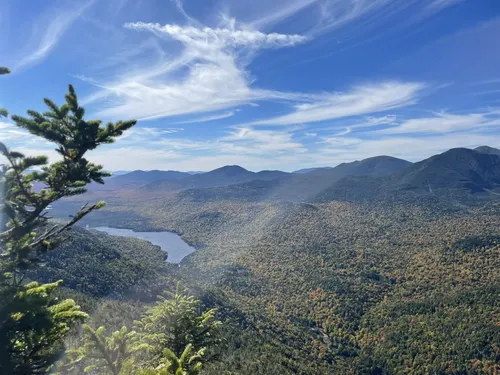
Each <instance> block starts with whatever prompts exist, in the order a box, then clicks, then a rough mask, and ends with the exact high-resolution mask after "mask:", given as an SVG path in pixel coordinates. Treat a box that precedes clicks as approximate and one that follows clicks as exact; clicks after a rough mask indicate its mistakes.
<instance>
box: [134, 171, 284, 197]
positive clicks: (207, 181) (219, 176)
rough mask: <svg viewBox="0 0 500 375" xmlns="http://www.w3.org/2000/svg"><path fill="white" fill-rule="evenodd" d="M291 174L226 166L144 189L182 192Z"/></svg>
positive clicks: (151, 185) (154, 183) (159, 182)
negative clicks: (251, 170) (252, 170)
mask: <svg viewBox="0 0 500 375" xmlns="http://www.w3.org/2000/svg"><path fill="white" fill-rule="evenodd" d="M287 175H289V173H286V172H281V171H261V172H257V173H255V172H250V171H248V170H246V169H245V168H242V167H240V166H237V165H232V166H225V167H222V168H218V169H215V170H213V171H210V172H207V173H203V174H197V175H192V176H189V177H186V178H183V179H182V180H178V181H157V182H153V183H151V184H149V185H147V186H145V187H144V189H146V190H159V191H161V190H169V191H172V190H182V189H192V188H205V187H213V186H225V185H233V184H239V183H244V182H248V181H253V180H262V181H270V180H274V179H277V178H281V177H285V176H287Z"/></svg>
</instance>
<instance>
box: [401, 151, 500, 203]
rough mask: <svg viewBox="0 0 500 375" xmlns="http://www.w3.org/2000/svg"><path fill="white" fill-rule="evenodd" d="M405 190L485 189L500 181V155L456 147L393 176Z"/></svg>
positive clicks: (479, 190) (491, 187) (494, 185)
mask: <svg viewBox="0 0 500 375" xmlns="http://www.w3.org/2000/svg"><path fill="white" fill-rule="evenodd" d="M391 180H392V181H391V182H392V184H393V186H394V187H400V188H403V189H419V188H420V189H422V188H423V189H426V190H432V189H436V188H438V189H439V188H444V189H466V190H470V191H471V192H473V193H475V192H482V191H484V190H485V189H494V188H495V187H497V186H498V185H499V184H500V156H498V155H495V154H485V153H480V152H477V151H475V150H469V149H467V148H454V149H451V150H449V151H446V152H443V153H442V154H439V155H435V156H432V157H430V158H429V159H426V160H423V161H421V162H418V163H415V164H414V165H413V166H411V167H409V168H408V169H406V170H404V171H401V172H400V173H396V174H394V175H393V176H391Z"/></svg>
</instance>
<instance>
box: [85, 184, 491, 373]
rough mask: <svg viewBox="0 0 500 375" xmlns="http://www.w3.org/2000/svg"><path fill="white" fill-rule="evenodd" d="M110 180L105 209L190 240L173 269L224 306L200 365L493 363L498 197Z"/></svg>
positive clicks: (262, 368)
mask: <svg viewBox="0 0 500 375" xmlns="http://www.w3.org/2000/svg"><path fill="white" fill-rule="evenodd" d="M113 194H114V196H115V202H116V204H115V205H114V206H113V208H112V210H108V212H106V219H109V220H121V225H130V226H131V227H133V223H132V222H130V223H128V222H124V221H123V218H124V217H126V216H127V215H125V214H124V213H129V212H134V213H135V215H141V216H142V217H143V218H145V220H146V222H147V223H149V225H151V226H152V227H155V228H160V229H161V230H173V231H176V232H178V233H182V234H183V238H184V239H186V240H187V241H188V242H189V243H193V244H198V245H201V246H199V250H198V251H197V252H195V253H194V254H192V255H191V256H190V257H188V258H186V260H185V261H183V263H182V267H181V268H180V270H179V271H180V273H181V274H182V275H183V278H184V279H188V280H190V281H191V282H194V281H196V282H197V283H198V284H199V285H202V286H206V285H210V287H211V289H212V290H213V291H214V295H216V296H217V298H215V297H211V299H212V300H216V299H218V302H217V305H218V306H220V308H219V314H221V315H222V314H223V315H222V316H224V318H225V319H230V320H231V322H227V320H225V322H224V325H223V327H221V329H222V335H223V337H224V338H225V339H226V345H227V348H226V349H224V351H223V352H221V355H220V358H219V360H218V361H215V362H209V363H207V364H206V365H205V366H204V367H203V373H204V374H207V375H215V374H217V375H218V374H221V373H227V374H239V375H241V374H252V375H256V374H262V375H264V374H266V375H267V374H271V373H272V374H274V373H279V374H282V375H291V374H307V375H311V374H314V375H319V374H321V375H322V374H326V373H335V374H382V373H385V374H399V373H411V374H415V375H424V374H428V373H446V372H445V371H448V373H450V374H461V373H462V374H465V373H470V374H494V373H495V372H494V371H497V372H498V370H495V365H496V363H497V362H498V354H497V349H496V348H497V346H498V344H496V343H497V342H498V340H499V339H498V337H499V336H498V330H499V329H500V325H499V323H498V316H500V315H499V314H500V307H499V306H498V301H500V298H499V297H498V287H497V285H498V283H499V282H500V280H499V277H500V274H499V273H498V269H499V268H500V263H499V262H500V252H499V251H498V244H499V241H498V234H499V232H498V228H499V227H500V206H499V205H498V204H493V203H490V204H488V205H485V206H484V207H470V206H469V207H464V208H458V209H457V208H453V210H450V209H449V208H450V207H449V206H448V205H447V203H446V202H444V204H442V203H443V202H438V203H439V204H436V205H424V204H415V203H414V204H408V203H405V204H403V203H400V202H398V203H396V204H389V203H387V202H385V203H384V204H378V203H369V204H354V203H345V202H326V203H314V204H304V203H285V202H283V203H278V202H257V203H255V202H242V201H238V202H234V201H230V200H219V201H215V202H214V201H204V200H203V199H202V200H200V201H193V200H190V199H184V198H182V194H178V195H175V196H172V197H169V196H165V197H164V198H158V197H156V196H155V198H154V199H151V197H148V196H147V195H139V194H137V195H131V193H130V192H127V199H120V193H119V192H114V193H113ZM100 214H101V213H98V214H97V215H93V216H92V218H91V219H90V220H101V219H100V218H99V217H98V216H99V215H100ZM134 220H135V219H134ZM134 222H135V221H134ZM222 300H223V302H224V303H220V301H222ZM420 323H422V324H420ZM495 345H496V346H495ZM428 354H429V355H430V357H429V356H427V355H428ZM433 371H434V372H433Z"/></svg>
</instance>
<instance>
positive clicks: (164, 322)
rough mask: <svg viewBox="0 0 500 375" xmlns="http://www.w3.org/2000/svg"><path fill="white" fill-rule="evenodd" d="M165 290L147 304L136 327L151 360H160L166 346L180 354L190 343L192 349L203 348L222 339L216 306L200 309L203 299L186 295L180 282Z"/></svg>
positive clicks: (140, 341)
mask: <svg viewBox="0 0 500 375" xmlns="http://www.w3.org/2000/svg"><path fill="white" fill-rule="evenodd" d="M164 294H165V295H166V297H164V296H158V299H159V301H157V302H156V303H155V305H153V306H151V307H149V308H147V310H146V313H145V314H144V315H143V317H142V319H141V320H139V321H136V322H135V327H134V329H135V331H137V334H136V336H135V338H134V340H135V342H136V343H138V344H139V345H141V347H143V348H145V349H146V350H147V351H148V353H149V354H150V356H151V359H150V361H151V363H152V364H155V363H158V362H159V361H160V358H161V357H162V356H163V351H164V349H165V348H168V349H170V350H171V351H172V352H173V353H174V354H175V355H176V356H178V357H180V356H182V354H183V353H184V350H185V349H186V347H187V346H188V345H189V344H191V345H192V346H193V350H201V349H203V348H205V347H209V346H212V345H215V344H217V343H218V342H219V341H220V340H219V339H218V334H217V331H218V328H219V326H220V324H221V322H219V321H216V320H215V313H216V309H210V310H207V311H201V302H200V301H199V300H197V299H196V298H194V297H193V296H189V295H187V293H186V290H185V289H183V288H182V286H181V285H180V283H178V284H177V287H176V291H175V293H171V292H168V291H166V292H164Z"/></svg>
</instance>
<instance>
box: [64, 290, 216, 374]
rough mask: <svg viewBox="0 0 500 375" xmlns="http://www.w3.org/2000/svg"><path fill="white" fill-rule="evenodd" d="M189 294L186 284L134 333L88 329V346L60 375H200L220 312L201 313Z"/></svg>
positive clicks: (76, 353) (85, 332)
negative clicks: (108, 333)
mask: <svg viewBox="0 0 500 375" xmlns="http://www.w3.org/2000/svg"><path fill="white" fill-rule="evenodd" d="M185 292H186V291H185V290H183V289H181V287H180V284H177V288H176V292H175V293H167V292H166V294H168V295H170V298H165V297H160V301H158V302H156V304H155V305H154V306H152V307H150V308H148V309H147V312H146V313H145V314H144V316H143V317H142V319H141V320H140V321H138V322H136V325H135V328H136V330H134V331H131V332H129V331H128V329H127V328H126V327H125V326H124V327H122V328H121V329H120V330H119V331H116V332H114V333H113V334H112V335H111V336H106V334H105V328H104V327H99V328H97V329H95V330H94V329H93V328H91V327H90V326H87V325H84V326H83V335H82V344H81V345H79V346H78V348H77V349H75V350H71V351H69V352H68V355H67V356H66V358H65V360H64V361H63V363H61V364H60V367H59V369H58V371H59V373H62V374H68V373H78V374H80V373H82V372H91V373H96V374H99V375H132V374H133V375H137V374H140V375H198V374H199V372H200V369H201V367H202V362H203V361H206V360H207V358H206V357H205V350H206V349H207V346H210V347H211V346H212V345H214V344H215V343H217V342H218V341H219V340H218V339H217V332H216V331H217V328H218V327H219V325H220V324H221V323H220V322H218V321H215V318H214V314H215V309H211V310H207V311H203V312H200V311H199V308H200V301H199V300H197V299H195V298H194V297H192V296H188V295H186V294H185ZM181 345H183V347H181ZM208 360H209V359H208Z"/></svg>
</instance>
